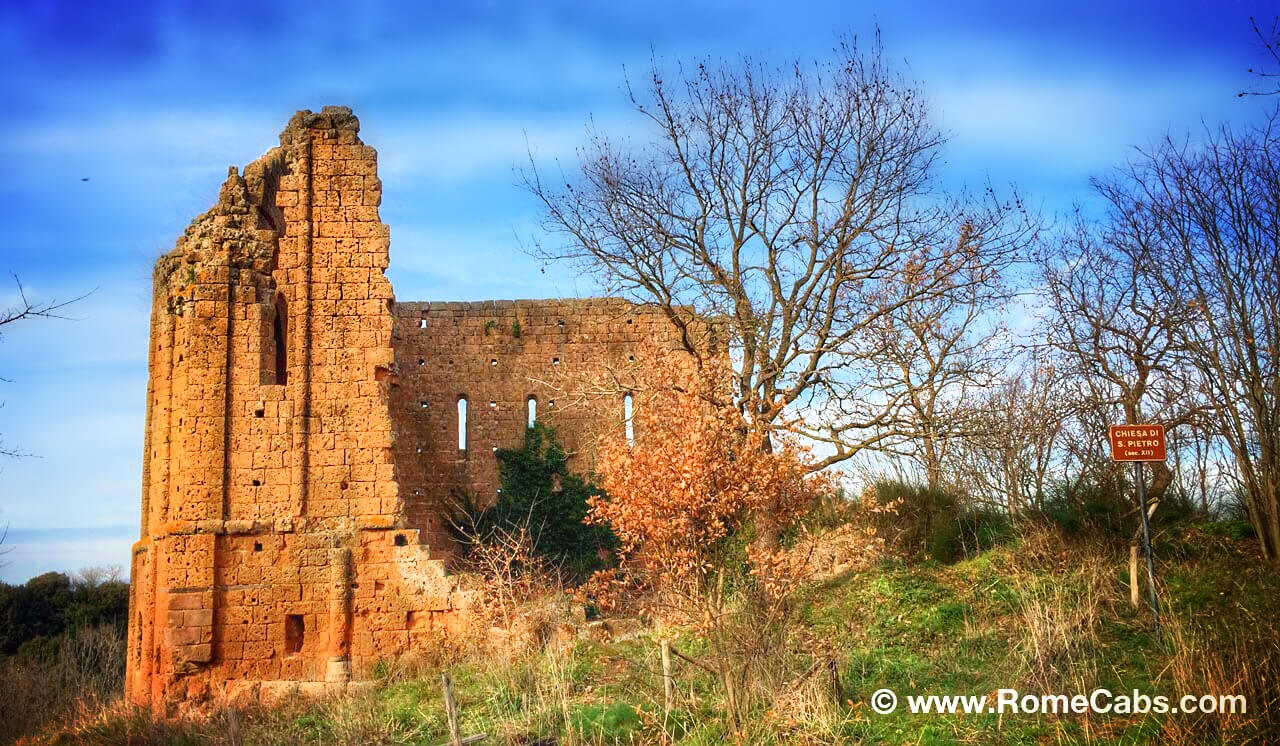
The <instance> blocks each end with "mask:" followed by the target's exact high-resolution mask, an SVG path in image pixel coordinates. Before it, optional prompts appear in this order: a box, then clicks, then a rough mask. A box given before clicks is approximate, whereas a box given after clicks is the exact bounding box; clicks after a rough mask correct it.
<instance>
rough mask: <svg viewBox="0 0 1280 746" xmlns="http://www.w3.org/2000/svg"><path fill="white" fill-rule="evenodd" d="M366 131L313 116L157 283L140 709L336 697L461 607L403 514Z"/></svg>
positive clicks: (204, 223)
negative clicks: (306, 693)
mask: <svg viewBox="0 0 1280 746" xmlns="http://www.w3.org/2000/svg"><path fill="white" fill-rule="evenodd" d="M358 128H359V125H358V122H357V120H356V119H355V117H354V116H352V115H351V113H350V111H348V110H346V109H340V108H326V109H325V110H324V111H323V112H321V113H320V114H312V113H310V112H300V113H299V114H298V115H297V116H295V117H294V119H293V121H291V122H290V124H289V126H288V128H287V129H286V130H285V131H284V133H283V134H282V135H281V138H280V141H281V144H280V147H279V148H275V149H273V150H272V151H271V152H269V153H268V154H267V155H266V156H264V157H263V158H261V159H259V160H258V161H256V162H254V163H253V164H250V165H249V166H247V167H246V168H245V169H244V173H243V174H240V173H239V172H238V171H237V170H236V169H234V168H233V169H231V173H230V174H229V176H228V178H227V181H226V183H225V184H224V185H223V187H222V190H221V194H220V195H219V200H218V203H217V205H215V206H214V208H213V209H211V210H210V211H209V212H207V213H205V214H204V215H202V216H200V217H199V218H197V219H196V220H195V221H194V222H193V223H192V225H191V227H190V228H188V229H187V231H186V233H185V234H184V236H183V237H182V238H181V239H179V242H178V245H177V247H176V248H175V249H174V251H173V252H171V253H170V254H168V255H166V256H164V257H162V258H161V259H160V260H159V261H158V263H157V267H156V274H155V296H154V299H153V310H152V321H151V348H150V356H149V357H150V362H149V367H150V383H149V385H148V392H147V397H148V402H147V404H148V406H147V435H146V445H145V448H146V453H145V458H144V474H143V500H142V502H143V510H142V524H143V525H142V530H141V537H140V540H139V541H138V543H137V544H136V545H135V546H134V552H133V567H132V580H133V583H132V586H131V593H132V598H131V612H130V629H129V658H128V674H127V682H126V690H127V694H128V696H129V698H130V699H131V700H133V701H135V702H138V703H140V704H149V705H152V706H154V707H156V708H157V709H170V708H171V707H172V706H173V705H174V703H177V702H183V701H190V700H193V699H201V698H205V697H210V696H215V695H218V694H221V693H223V692H230V693H232V694H234V695H236V696H245V697H248V698H259V697H265V696H267V695H268V694H274V695H283V694H287V693H288V692H289V691H292V690H293V688H296V687H297V686H298V684H297V683H296V682H299V681H304V682H312V684H313V688H314V685H316V684H317V683H318V685H319V686H321V687H323V686H324V685H325V684H324V682H325V681H326V679H328V681H329V683H330V684H331V685H336V686H341V685H344V684H345V682H346V681H347V680H349V679H350V677H351V671H352V669H353V668H354V670H355V672H356V674H357V675H359V674H360V673H361V672H362V671H364V670H367V668H368V667H369V666H371V665H372V664H373V661H375V660H376V659H377V658H378V657H379V656H394V655H398V654H400V653H402V652H404V651H405V650H407V649H408V648H409V647H410V642H411V640H410V638H411V634H412V633H413V631H414V630H420V631H423V632H426V631H429V630H427V627H430V626H431V625H432V624H434V623H436V622H437V621H440V620H438V619H437V617H439V616H441V615H445V614H448V613H449V612H450V611H451V610H453V609H454V608H455V607H456V606H457V605H458V596H457V595H456V594H455V591H456V584H455V582H454V581H453V580H451V579H449V578H447V577H446V576H445V574H444V568H443V563H442V562H440V561H439V560H435V559H432V558H431V557H430V555H429V554H428V552H427V550H426V548H425V547H424V546H422V545H421V543H420V542H419V540H418V539H419V537H418V533H417V531H415V530H413V529H412V528H411V527H409V526H407V525H406V524H405V522H404V520H403V511H402V510H401V509H400V504H399V490H398V485H397V482H396V478H395V465H394V461H393V458H392V440H393V434H392V423H391V417H390V410H389V407H388V402H389V387H390V379H391V377H392V366H393V353H392V350H391V334H392V314H391V304H392V294H391V286H390V284H389V282H388V281H387V280H386V278H385V277H384V275H383V272H384V270H385V269H386V266H387V261H388V253H387V252H388V246H389V232H388V229H387V227H386V226H385V225H383V224H382V222H381V221H380V220H379V218H378V209H377V208H378V204H379V202H380V200H381V183H380V181H379V180H378V177H377V174H376V154H375V153H374V151H373V149H372V148H369V147H366V146H364V145H363V144H362V143H361V142H360V140H359V138H358V136H357V132H358Z"/></svg>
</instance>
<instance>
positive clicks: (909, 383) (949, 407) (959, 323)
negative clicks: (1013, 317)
mask: <svg viewBox="0 0 1280 746" xmlns="http://www.w3.org/2000/svg"><path fill="white" fill-rule="evenodd" d="M966 232H967V227H966V226H961V239H960V241H961V243H968V242H969V241H971V240H974V239H970V238H968V237H966V236H965V233H966ZM979 240H980V239H979ZM1012 263H1013V256H1012V255H1011V254H1009V253H1008V252H1003V251H1001V252H996V253H994V254H988V253H985V252H982V251H977V250H975V251H971V252H967V253H963V254H956V255H953V256H951V257H949V260H948V261H946V262H944V263H942V264H940V265H938V266H936V267H935V268H934V271H935V272H940V273H942V274H943V275H945V276H946V278H947V279H945V280H942V281H940V282H939V283H938V285H939V289H940V292H937V293H933V294H930V295H928V296H926V297H921V298H918V299H916V300H915V301H914V302H911V303H904V304H902V305H900V306H897V307H896V308H894V309H892V310H890V311H889V312H887V313H885V314H882V315H880V316H879V317H878V318H876V319H875V321H874V322H873V323H872V324H870V325H869V329H868V334H870V335H872V336H873V337H874V338H875V340H876V346H875V350H876V352H875V354H874V355H873V356H871V360H870V361H871V362H872V363H873V365H874V369H875V371H876V373H875V376H876V378H875V387H876V388H877V389H878V393H879V394H880V395H881V396H883V397H884V398H885V399H886V400H891V399H894V398H897V399H898V400H899V401H900V407H899V410H898V417H897V418H896V419H895V420H894V421H892V422H890V423H889V429H890V430H891V431H892V432H895V433H896V434H897V435H898V436H899V437H898V438H895V439H894V440H895V441H898V440H900V443H899V444H898V445H895V446H886V447H885V448H884V449H883V450H892V451H894V452H897V453H898V454H899V455H902V456H906V457H908V458H910V459H911V460H912V461H914V462H915V463H916V464H918V465H919V466H920V467H921V469H922V470H923V471H924V474H925V480H926V482H927V483H928V485H929V487H930V488H932V489H938V488H941V487H943V483H944V467H945V466H946V465H947V464H948V463H949V462H950V456H951V454H952V451H953V449H954V447H955V446H956V445H957V444H958V443H959V441H961V440H962V439H964V438H967V437H971V436H973V435H975V434H977V433H976V430H975V428H977V427H979V424H980V423H978V422H977V421H975V420H974V418H973V417H972V413H973V412H974V402H973V401H972V400H973V397H974V395H975V393H977V392H981V391H983V390H985V389H987V388H988V387H990V386H991V385H992V383H993V381H994V379H995V378H996V376H997V373H998V372H999V370H1000V369H1001V368H1002V367H1003V365H1004V364H1005V363H1007V362H1008V361H1009V357H1010V354H1011V349H1010V347H1009V344H1008V342H1009V340H1008V335H1007V332H1008V330H1007V329H1006V327H1005V325H1004V324H1003V323H1002V321H1001V320H1000V318H999V316H998V313H999V311H1001V310H1002V308H1003V306H1004V304H1005V303H1006V302H1007V301H1008V299H1009V291H1008V287H1007V285H1006V283H1005V282H1004V276H1003V275H1004V272H1005V271H1006V270H1007V269H1008V268H1009V266H1010V265H1011V264H1012ZM920 281H921V280H920V279H919V278H918V277H916V276H915V275H914V273H911V272H907V273H904V274H903V275H902V276H900V277H898V278H897V279H896V282H900V283H912V282H920ZM891 282H893V281H891ZM951 285H954V289H953V290H951V291H950V292H946V291H945V290H946V288H947V287H948V286H951ZM892 294H893V295H894V296H896V297H905V296H909V295H910V290H908V289H905V288H904V289H900V290H896V291H895V292H893V293H892Z"/></svg>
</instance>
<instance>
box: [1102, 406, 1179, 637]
mask: <svg viewBox="0 0 1280 746" xmlns="http://www.w3.org/2000/svg"><path fill="white" fill-rule="evenodd" d="M1107 434H1108V436H1109V438H1110V440H1111V460H1112V461H1131V462H1133V471H1134V481H1135V482H1136V483H1137V487H1138V510H1140V511H1142V549H1143V551H1144V552H1145V553H1146V555H1147V590H1149V591H1150V595H1151V618H1152V619H1153V620H1154V622H1155V629H1156V637H1159V636H1160V604H1159V602H1158V601H1157V599H1156V568H1155V563H1154V562H1153V561H1152V559H1151V520H1150V517H1149V516H1148V515H1147V486H1146V482H1145V481H1144V480H1143V476H1142V465H1143V464H1144V463H1145V462H1147V461H1164V460H1165V458H1166V457H1167V455H1166V449H1165V442H1164V425H1112V426H1111V428H1110V429H1109V431H1108V433H1107Z"/></svg>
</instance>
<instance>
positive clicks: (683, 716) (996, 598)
mask: <svg viewBox="0 0 1280 746" xmlns="http://www.w3.org/2000/svg"><path fill="white" fill-rule="evenodd" d="M1227 533H1228V532H1226V531H1220V530H1219V531H1215V527H1214V525H1213V524H1210V525H1209V526H1208V528H1205V527H1203V526H1188V527H1183V528H1180V529H1177V530H1169V531H1166V532H1164V534H1163V535H1162V539H1161V541H1160V543H1159V544H1158V546H1157V553H1158V557H1159V565H1158V567H1159V572H1160V573H1161V575H1162V579H1161V582H1162V586H1163V588H1162V590H1163V592H1164V594H1165V599H1164V600H1165V608H1164V609H1163V611H1164V618H1165V632H1164V635H1163V636H1162V638H1160V639H1157V638H1156V637H1155V636H1154V634H1153V632H1152V628H1151V620H1150V614H1149V611H1148V610H1147V609H1146V608H1145V607H1144V608H1139V609H1136V610H1135V609H1132V608H1131V607H1130V606H1129V603H1128V589H1127V566H1126V564H1125V562H1124V554H1123V548H1122V547H1116V546H1111V545H1107V544H1105V543H1103V542H1101V541H1100V540H1086V539H1081V538H1072V537H1068V536H1064V535H1062V534H1060V533H1057V532H1054V531H1050V530H1047V529H1037V530H1033V531H1029V532H1025V533H1024V534H1023V535H1022V536H1021V537H1018V538H1014V539H1011V540H1010V541H1008V542H1007V543H1005V544H1003V545H1002V546H999V547H997V548H994V549H991V550H989V551H986V552H984V553H981V554H979V555H977V556H973V557H970V558H968V559H965V560H962V561H960V562H958V563H956V564H953V565H942V564H937V563H932V562H926V563H920V564H912V563H906V562H903V561H901V560H897V559H885V560H884V561H882V562H880V563H879V564H878V565H875V566H872V567H870V568H867V569H863V570H857V571H848V572H845V573H844V574H842V575H839V576H836V577H834V578H832V579H829V580H826V581H824V582H820V583H816V584H813V585H811V586H810V587H807V588H805V589H804V591H803V592H802V593H801V595H800V598H799V601H798V603H799V604H800V607H799V609H798V611H797V615H796V618H797V619H798V622H797V625H798V626H797V628H796V630H795V634H794V635H792V637H791V638H790V639H792V640H794V641H796V644H795V646H794V648H795V649H786V650H776V651H771V653H770V655H771V656H772V657H771V658H770V659H769V660H770V662H771V663H773V664H776V665H770V666H765V667H763V668H762V669H761V670H760V671H759V678H760V681H759V682H757V684H758V685H759V686H761V687H763V688H765V689H767V690H768V691H770V692H772V693H773V695H772V698H771V700H770V701H768V702H766V703H765V704H764V705H762V706H759V707H757V708H755V709H754V710H753V711H752V713H751V718H750V721H749V723H748V726H747V727H746V728H745V732H743V733H740V734H738V735H736V736H730V734H728V733H727V732H726V726H725V717H724V708H723V701H722V697H721V693H720V687H719V684H718V681H717V679H716V678H715V677H713V676H711V675H710V674H709V673H707V672H706V671H703V670H702V669H700V668H699V667H698V666H696V665H694V664H692V663H689V662H687V661H685V660H681V659H677V665H676V666H675V669H674V670H675V685H676V694H677V696H676V701H677V705H678V706H677V707H676V708H675V709H674V710H673V711H672V712H670V713H669V714H665V715H664V712H663V706H662V703H663V680H662V675H661V665H660V655H659V645H658V643H657V642H656V640H655V639H654V638H653V636H652V635H651V634H650V633H648V632H643V631H642V632H638V633H633V634H632V635H630V636H621V639H618V638H615V639H613V640H609V641H592V640H588V639H577V640H576V641H573V642H572V643H569V644H564V645H557V644H550V645H548V646H546V647H545V648H543V649H542V650H537V651H530V652H528V653H526V654H524V655H521V656H519V657H516V658H515V659H514V660H506V659H504V658H503V657H502V656H498V655H494V654H489V655H484V656H481V655H476V656H472V657H469V658H466V659H463V660H453V661H437V662H435V663H434V664H425V663H424V664H419V665H418V666H416V667H415V668H414V669H413V670H410V669H409V668H408V667H405V666H384V667H381V670H380V671H379V672H378V673H379V674H380V679H379V681H378V683H377V685H376V687H374V688H373V689H372V690H371V691H369V692H366V693H364V694H361V695H358V696H353V697H347V698H342V699H334V700H330V701H322V702H311V703H297V702H295V703H289V704H286V705H284V706H282V707H279V708H276V709H269V710H268V709H263V710H256V711H250V712H233V711H222V712H219V713H216V714H215V715H213V716H212V717H211V718H209V719H207V720H191V721H177V722H156V721H153V720H152V719H150V718H149V717H148V716H147V715H145V714H143V713H139V712H136V711H132V710H130V709H128V708H126V707H124V706H123V705H116V706H113V707H110V708H107V709H106V710H104V711H101V712H99V713H98V714H97V715H95V716H92V717H88V718H86V719H84V720H83V721H82V722H79V723H75V724H73V725H68V726H63V727H61V728H58V729H54V730H51V731H47V732H45V733H44V734H42V735H40V736H39V737H37V738H35V739H32V742H39V743H93V744H111V743H118V744H125V743H129V744H141V743H176V744H182V743H190V744H208V743H245V744H250V743H253V744H293V743H317V744H319V743H325V744H328V743H343V744H438V743H447V741H448V735H447V733H448V731H447V727H446V719H445V714H444V707H443V701H442V693H441V686H440V676H439V674H440V671H441V670H443V669H446V668H447V670H449V672H450V673H451V675H452V679H453V681H454V682H455V686H456V691H457V697H458V701H459V705H460V708H461V721H462V732H463V734H464V735H467V734H476V733H486V734H488V739H487V740H486V741H484V742H485V743H521V744H530V743H541V744H550V743H584V744H596V743H603V744H612V743H663V742H669V743H679V744H690V745H691V744H719V743H724V742H726V741H735V740H736V741H738V742H741V743H753V744H756V743H758V744H768V743H814V744H819V743H868V744H872V743H875V744H879V743H887V744H938V745H941V744H971V743H972V744H978V743H981V744H1047V743H1101V744H1111V743H1117V744H1119V743H1125V744H1128V743H1148V742H1160V743H1188V744H1193V743H1194V744H1200V743H1259V744H1263V743H1276V742H1280V683H1277V681H1278V679H1277V676H1278V675H1280V631H1278V630H1277V627H1278V626H1280V625H1278V624H1277V622H1278V621H1280V613H1278V612H1280V577H1277V573H1276V572H1275V569H1274V568H1273V567H1268V566H1266V565H1263V564H1260V563H1259V562H1258V560H1257V558H1256V557H1255V556H1254V555H1253V553H1254V551H1255V546H1254V544H1253V543H1252V540H1250V539H1236V538H1231V537H1230V536H1229V535H1227ZM675 646H676V648H677V650H678V651H679V652H680V653H682V654H684V655H685V656H687V657H688V658H690V659H693V660H695V661H696V660H699V657H700V656H701V655H702V653H703V645H702V641H701V640H699V639H698V638H697V637H695V636H692V635H688V634H686V635H683V636H680V637H678V638H677V639H676V641H675ZM1098 687H1105V688H1107V689H1109V690H1111V691H1112V692H1115V693H1128V692H1130V691H1131V690H1134V689H1137V690H1139V691H1140V692H1143V693H1145V694H1148V695H1156V694H1163V695H1182V694H1188V693H1190V694H1196V695H1201V694H1224V693H1226V694H1244V695H1245V696H1246V697H1247V698H1248V700H1247V704H1248V708H1249V710H1248V712H1247V713H1246V714H1244V715H1234V716H1228V715H1218V714H1214V715H1203V716H1191V715H1183V714H1179V715H1176V716H1175V715H1156V714H1109V715H1100V714H1092V715H1075V714H1067V715H1055V714H1034V715H1032V714H1010V713H1005V714H1002V715H1001V714H947V715H941V714H911V713H909V712H906V711H905V710H906V709H907V708H906V705H905V701H906V697H907V696H908V695H914V694H924V695H927V694H939V695H949V694H977V695H991V696H990V698H989V699H988V702H994V701H995V700H994V696H995V695H994V693H995V692H996V690H998V689H1001V688H1012V689H1017V690H1018V691H1019V692H1021V693H1024V694H1025V693H1055V694H1056V693H1062V694H1067V695H1071V694H1076V693H1083V694H1088V693H1090V692H1091V691H1093V690H1094V689H1096V688H1098ZM881 688H889V689H892V690H894V691H895V692H896V693H897V694H898V696H899V698H900V701H901V702H902V703H904V704H902V705H900V706H899V708H898V710H897V711H896V712H894V713H893V714H888V715H881V714H876V713H875V712H873V710H872V709H871V707H870V705H869V698H870V696H871V693H872V692H874V691H876V690H878V689H881Z"/></svg>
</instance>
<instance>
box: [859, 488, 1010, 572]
mask: <svg viewBox="0 0 1280 746" xmlns="http://www.w3.org/2000/svg"><path fill="white" fill-rule="evenodd" d="M875 495H876V501H877V502H879V503H880V504H881V505H890V504H895V503H896V504H897V510H896V511H893V512H887V513H881V514H878V516H877V517H876V518H875V519H874V520H875V522H876V524H877V525H878V527H879V528H880V529H881V534H882V535H884V536H887V537H890V539H891V540H892V541H893V543H894V544H896V548H897V550H898V551H900V552H903V553H905V554H909V555H918V556H923V557H926V558H928V559H932V560H934V561H937V562H944V563H951V562H956V561H958V560H960V559H963V558H964V557H966V556H970V555H973V554H976V553H978V552H981V551H983V550H985V549H989V548H991V547H992V546H995V545H996V544H998V543H1000V542H1002V541H1005V540H1006V539H1008V538H1010V537H1011V536H1012V534H1013V530H1012V526H1011V524H1010V522H1009V518H1008V516H1006V515H1005V514H1004V513H1000V512H997V511H994V510H988V509H983V508H974V507H972V506H970V505H969V500H968V498H967V497H966V496H965V495H962V494H959V493H956V492H951V491H948V490H945V489H937V488H930V487H927V486H924V485H916V484H910V483H908V482H903V481H900V480H890V479H885V480H880V481H878V482H876V484H875ZM894 537H896V538H894Z"/></svg>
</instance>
